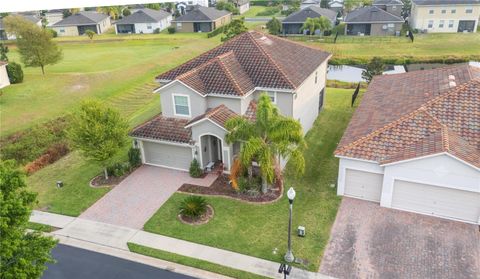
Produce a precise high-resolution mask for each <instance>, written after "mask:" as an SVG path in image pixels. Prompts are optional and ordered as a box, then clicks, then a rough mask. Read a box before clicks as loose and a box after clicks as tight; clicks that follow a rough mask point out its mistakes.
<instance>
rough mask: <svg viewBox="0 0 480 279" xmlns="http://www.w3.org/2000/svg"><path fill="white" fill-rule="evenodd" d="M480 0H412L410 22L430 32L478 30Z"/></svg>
mask: <svg viewBox="0 0 480 279" xmlns="http://www.w3.org/2000/svg"><path fill="white" fill-rule="evenodd" d="M479 18H480V0H435V1H434V0H412V9H411V12H410V17H409V20H408V21H409V24H410V26H411V27H412V28H413V29H417V30H419V31H421V32H425V33H426V32H428V33H452V32H476V30H477V28H478V23H479Z"/></svg>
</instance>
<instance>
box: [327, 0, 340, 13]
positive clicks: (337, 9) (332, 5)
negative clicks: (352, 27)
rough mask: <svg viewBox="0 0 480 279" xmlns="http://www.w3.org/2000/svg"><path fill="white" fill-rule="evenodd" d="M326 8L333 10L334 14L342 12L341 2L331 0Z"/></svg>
mask: <svg viewBox="0 0 480 279" xmlns="http://www.w3.org/2000/svg"><path fill="white" fill-rule="evenodd" d="M328 8H329V9H330V10H334V11H335V12H337V13H338V12H340V13H342V12H343V0H332V1H330V2H328Z"/></svg>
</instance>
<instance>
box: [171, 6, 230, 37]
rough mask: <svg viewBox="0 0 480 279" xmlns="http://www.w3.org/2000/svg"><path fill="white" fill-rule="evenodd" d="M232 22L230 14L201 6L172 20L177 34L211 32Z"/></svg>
mask: <svg viewBox="0 0 480 279" xmlns="http://www.w3.org/2000/svg"><path fill="white" fill-rule="evenodd" d="M231 20H232V13H230V12H227V11H221V10H217V9H215V8H208V7H203V6H196V7H195V8H194V9H193V10H191V11H189V12H187V13H186V14H184V15H182V16H179V17H177V18H175V19H174V20H172V26H174V27H175V29H176V30H177V32H211V31H213V30H215V29H217V28H219V27H222V26H224V25H226V24H228V23H230V21H231Z"/></svg>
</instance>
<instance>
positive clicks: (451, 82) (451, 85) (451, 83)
mask: <svg viewBox="0 0 480 279" xmlns="http://www.w3.org/2000/svg"><path fill="white" fill-rule="evenodd" d="M448 85H449V86H450V88H452V87H455V86H457V83H456V82H455V81H450V82H449V83H448Z"/></svg>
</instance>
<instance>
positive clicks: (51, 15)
mask: <svg viewBox="0 0 480 279" xmlns="http://www.w3.org/2000/svg"><path fill="white" fill-rule="evenodd" d="M44 17H45V19H46V20H47V26H48V27H50V26H52V25H54V24H55V23H57V22H59V21H60V20H62V19H63V10H49V11H47V12H45V16H44Z"/></svg>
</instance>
